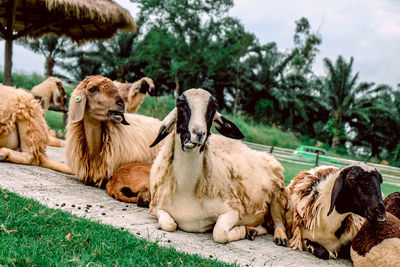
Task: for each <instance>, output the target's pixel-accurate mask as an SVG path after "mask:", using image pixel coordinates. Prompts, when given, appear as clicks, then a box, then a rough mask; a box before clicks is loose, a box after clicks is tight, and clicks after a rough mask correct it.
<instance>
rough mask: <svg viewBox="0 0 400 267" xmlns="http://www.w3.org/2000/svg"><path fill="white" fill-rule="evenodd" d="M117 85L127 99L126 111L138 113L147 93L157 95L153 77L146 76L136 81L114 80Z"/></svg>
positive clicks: (125, 99)
mask: <svg viewBox="0 0 400 267" xmlns="http://www.w3.org/2000/svg"><path fill="white" fill-rule="evenodd" d="M113 83H114V84H115V86H117V88H118V90H119V93H120V95H121V97H122V99H123V100H124V101H125V106H126V112H128V113H136V112H137V111H138V109H139V107H140V105H141V104H142V102H143V99H144V97H145V96H146V94H149V95H151V96H153V95H155V87H154V82H153V80H152V79H150V78H148V77H144V78H142V79H140V80H139V81H136V82H134V83H121V82H118V81H113Z"/></svg>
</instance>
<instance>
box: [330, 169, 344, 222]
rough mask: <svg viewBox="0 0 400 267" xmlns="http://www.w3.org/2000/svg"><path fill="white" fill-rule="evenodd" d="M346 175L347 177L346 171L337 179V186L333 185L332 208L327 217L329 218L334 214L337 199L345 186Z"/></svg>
mask: <svg viewBox="0 0 400 267" xmlns="http://www.w3.org/2000/svg"><path fill="white" fill-rule="evenodd" d="M346 175H347V172H346V171H341V172H340V175H339V177H338V178H336V181H335V184H334V185H333V189H332V195H331V207H330V208H329V211H328V214H327V216H329V215H330V214H331V213H332V211H333V208H334V207H335V204H336V199H337V197H338V195H339V193H340V191H341V190H342V187H343V184H344V178H345V176H346Z"/></svg>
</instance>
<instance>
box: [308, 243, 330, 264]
mask: <svg viewBox="0 0 400 267" xmlns="http://www.w3.org/2000/svg"><path fill="white" fill-rule="evenodd" d="M306 247H307V250H308V251H309V252H311V253H312V254H313V255H314V256H315V257H317V258H319V259H323V260H329V251H328V250H327V249H326V248H324V247H323V246H321V245H320V244H318V243H317V242H313V241H310V240H308V239H306Z"/></svg>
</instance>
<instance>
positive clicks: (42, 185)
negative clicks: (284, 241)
mask: <svg viewBox="0 0 400 267" xmlns="http://www.w3.org/2000/svg"><path fill="white" fill-rule="evenodd" d="M47 153H48V155H49V157H50V158H52V159H53V160H57V161H59V162H65V150H64V148H53V147H49V148H48V152H47ZM0 187H1V188H5V189H8V190H10V191H12V192H15V193H17V194H19V195H21V196H24V197H28V198H32V199H35V200H37V201H39V202H40V203H42V204H44V205H46V206H48V207H50V208H55V209H62V210H64V211H67V212H70V213H72V214H74V215H77V216H81V217H86V218H88V219H91V220H93V221H97V222H100V223H104V224H109V225H112V226H114V227H118V228H124V229H127V230H129V231H130V232H131V233H132V234H133V235H136V236H138V237H142V238H146V239H149V240H151V241H155V240H157V241H158V242H159V244H160V245H162V246H173V247H175V248H176V249H178V250H180V251H184V252H188V253H196V254H200V255H202V256H204V257H212V258H217V259H219V260H221V261H225V262H230V263H234V262H236V263H238V264H239V265H242V266H247V265H249V266H339V265H340V266H343V265H346V266H351V262H350V261H346V260H329V261H323V260H319V259H317V258H315V257H314V256H313V255H312V254H310V253H308V252H299V251H294V250H292V249H290V248H288V247H279V246H277V245H275V244H274V243H273V241H272V235H266V236H259V237H257V238H256V240H254V241H250V240H240V241H235V242H231V243H229V244H224V245H222V244H217V243H215V242H214V241H213V240H212V235H211V234H210V233H207V234H198V233H186V232H183V231H177V232H173V233H168V232H164V231H161V230H158V229H157V221H156V219H155V218H154V217H152V216H151V215H149V214H148V210H147V209H144V208H139V207H137V206H136V205H134V204H128V203H122V202H119V201H117V200H115V199H113V198H111V197H109V196H108V195H107V193H106V191H105V190H102V189H98V188H94V187H89V186H85V185H83V184H82V183H80V182H79V181H77V180H76V179H75V178H74V176H72V175H66V174H61V173H58V172H55V171H52V170H49V169H44V168H41V167H35V166H27V165H17V164H11V163H8V162H0ZM88 205H91V206H88Z"/></svg>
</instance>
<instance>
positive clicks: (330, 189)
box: [286, 164, 385, 259]
mask: <svg viewBox="0 0 400 267" xmlns="http://www.w3.org/2000/svg"><path fill="white" fill-rule="evenodd" d="M381 183H382V176H381V174H380V173H379V172H378V171H377V170H375V169H374V168H372V167H370V166H368V165H365V164H359V165H350V166H347V167H344V168H342V169H338V168H336V167H330V166H321V167H317V168H314V169H311V170H309V171H303V172H301V173H300V174H299V175H297V176H296V177H295V178H293V180H292V181H291V183H290V184H289V185H288V187H287V190H286V192H287V194H288V206H287V211H286V223H287V227H288V229H289V230H290V234H292V235H293V236H292V238H291V239H290V241H289V245H290V246H291V247H292V248H293V249H295V250H296V249H299V250H300V251H302V250H303V249H307V250H308V251H310V252H311V253H312V254H314V255H315V256H316V257H318V258H321V259H329V258H337V256H338V254H339V252H341V253H345V254H347V255H345V254H343V255H344V256H346V257H349V246H350V243H351V241H352V240H353V238H354V237H355V236H356V234H357V232H358V230H359V229H360V228H361V226H362V224H363V223H364V221H365V218H367V219H368V220H369V221H373V222H376V221H383V220H385V206H384V205H383V200H382V195H381V189H380V184H381ZM341 249H342V251H341Z"/></svg>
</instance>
